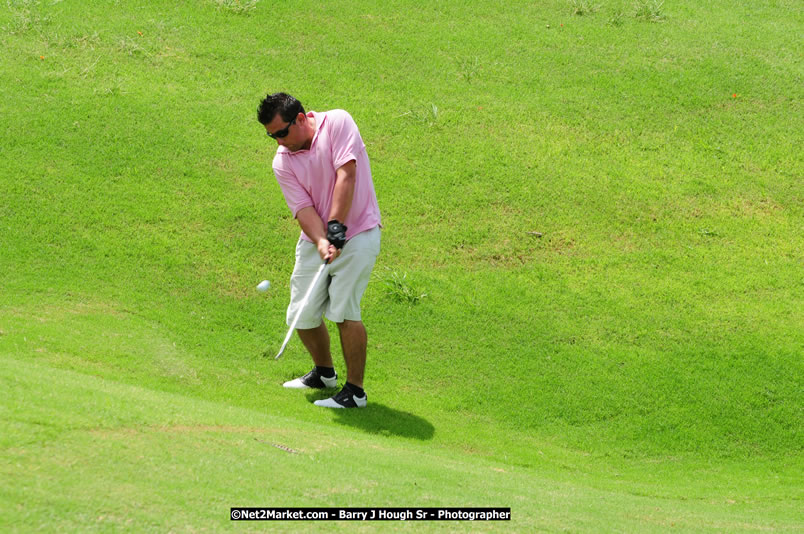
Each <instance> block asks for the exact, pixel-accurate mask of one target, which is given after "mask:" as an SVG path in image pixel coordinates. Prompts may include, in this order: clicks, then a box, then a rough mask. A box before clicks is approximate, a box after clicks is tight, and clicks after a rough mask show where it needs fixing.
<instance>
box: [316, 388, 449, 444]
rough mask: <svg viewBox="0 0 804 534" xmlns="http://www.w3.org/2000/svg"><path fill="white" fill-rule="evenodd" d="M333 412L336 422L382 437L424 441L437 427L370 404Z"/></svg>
mask: <svg viewBox="0 0 804 534" xmlns="http://www.w3.org/2000/svg"><path fill="white" fill-rule="evenodd" d="M319 398H326V397H321V396H320V395H317V394H309V395H308V396H307V400H309V401H310V402H313V401H315V400H319ZM327 409H328V410H331V411H332V413H333V415H334V416H335V418H334V421H335V422H336V423H338V424H341V425H347V426H352V427H355V428H359V429H360V430H362V431H364V432H368V433H369V434H379V435H381V436H403V437H406V438H414V439H420V440H422V441H424V440H428V439H433V434H435V427H434V426H433V425H432V424H430V422H429V421H427V420H426V419H424V418H422V417H419V416H418V415H414V414H412V413H408V412H402V411H399V410H394V409H393V408H389V407H388V406H385V405H383V404H378V403H376V402H371V401H370V402H369V403H368V405H367V406H366V407H365V408H359V409H358V408H354V409H350V410H336V409H331V408H327Z"/></svg>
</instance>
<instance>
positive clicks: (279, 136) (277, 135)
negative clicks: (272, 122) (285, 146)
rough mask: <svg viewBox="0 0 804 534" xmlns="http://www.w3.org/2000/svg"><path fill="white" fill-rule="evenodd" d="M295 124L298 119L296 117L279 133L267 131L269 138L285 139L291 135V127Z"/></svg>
mask: <svg viewBox="0 0 804 534" xmlns="http://www.w3.org/2000/svg"><path fill="white" fill-rule="evenodd" d="M295 122H296V118H295V117H294V118H293V120H292V121H290V122H289V123H288V125H287V126H286V127H284V128H282V129H281V130H279V131H278V132H274V133H271V132H269V131H266V132H265V133H267V134H268V137H270V138H271V139H282V138H283V137H287V136H288V134H289V133H290V127H291V126H293V123H295Z"/></svg>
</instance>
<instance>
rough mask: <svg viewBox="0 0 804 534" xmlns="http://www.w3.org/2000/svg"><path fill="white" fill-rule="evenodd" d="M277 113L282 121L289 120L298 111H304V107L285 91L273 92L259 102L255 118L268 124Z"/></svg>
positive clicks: (293, 117)
mask: <svg viewBox="0 0 804 534" xmlns="http://www.w3.org/2000/svg"><path fill="white" fill-rule="evenodd" d="M277 113H279V116H280V117H282V120H283V121H285V122H290V121H292V120H293V119H295V118H296V116H297V115H298V114H299V113H304V107H303V106H302V105H301V102H299V101H298V100H296V99H295V98H293V97H292V96H290V95H289V94H287V93H274V94H272V95H268V96H266V97H265V98H264V99H263V100H262V102H260V107H258V108H257V120H258V121H260V123H261V124H269V123H270V122H271V121H272V120H274V117H276V114H277Z"/></svg>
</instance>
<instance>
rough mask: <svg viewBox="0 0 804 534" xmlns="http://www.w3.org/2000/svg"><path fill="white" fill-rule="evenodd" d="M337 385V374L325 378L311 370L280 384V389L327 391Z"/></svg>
mask: <svg viewBox="0 0 804 534" xmlns="http://www.w3.org/2000/svg"><path fill="white" fill-rule="evenodd" d="M337 385H338V373H335V376H333V377H331V378H326V377H323V376H321V375H320V374H318V371H316V370H315V368H313V370H312V371H310V372H309V373H307V374H306V375H304V376H300V377H299V378H294V379H293V380H290V381H288V382H285V383H284V384H282V387H286V388H290V389H327V388H334V387H335V386H337Z"/></svg>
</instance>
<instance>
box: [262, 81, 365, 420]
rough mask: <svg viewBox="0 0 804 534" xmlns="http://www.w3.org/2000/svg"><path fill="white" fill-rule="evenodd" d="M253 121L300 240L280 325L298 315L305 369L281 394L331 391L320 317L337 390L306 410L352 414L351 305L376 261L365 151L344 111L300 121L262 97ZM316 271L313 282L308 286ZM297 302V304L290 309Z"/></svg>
mask: <svg viewBox="0 0 804 534" xmlns="http://www.w3.org/2000/svg"><path fill="white" fill-rule="evenodd" d="M257 119H258V120H259V122H260V123H261V124H262V125H263V126H265V130H266V132H267V133H268V136H269V137H271V138H272V139H275V140H276V142H277V144H278V145H279V146H278V147H277V149H276V155H275V156H274V160H273V169H274V174H275V175H276V179H277V181H278V182H279V186H280V188H281V189H282V194H283V195H284V197H285V201H286V202H287V205H288V207H289V208H290V210H291V212H292V213H293V216H294V218H295V219H296V220H297V221H298V222H299V226H301V230H302V232H301V237H300V238H299V241H298V243H297V245H296V265H295V267H294V269H293V275H292V276H291V280H290V282H291V295H290V305H289V306H288V310H287V323H288V326H292V324H293V320H294V319H296V315H297V312H299V311H300V314H299V316H298V319H296V320H297V322H296V331H297V332H298V333H299V338H300V339H301V340H302V343H303V344H304V346H305V347H306V348H307V350H308V351H309V352H310V355H311V356H312V358H313V363H314V364H315V367H314V368H313V369H312V370H311V371H310V372H309V373H307V374H306V375H304V376H301V377H299V378H296V379H295V380H291V381H289V382H285V384H284V387H286V388H297V389H303V388H333V387H335V386H336V385H337V382H338V375H337V374H336V373H335V368H334V365H333V363H332V355H331V353H330V343H329V332H328V330H327V327H326V325H325V324H324V322H323V319H322V317H326V318H327V319H329V320H330V321H332V322H334V323H336V324H337V325H338V332H339V334H340V339H341V348H342V350H343V356H344V360H345V361H346V384H345V385H344V386H343V389H341V391H340V392H339V393H337V394H336V395H335V396H333V397H331V398H329V399H325V400H320V401H315V404H316V405H317V406H324V407H328V408H362V407H364V406H366V401H367V396H366V392H365V391H364V390H363V372H364V370H365V366H366V329H365V327H364V326H363V322H362V321H361V315H360V299H361V298H362V297H363V292H364V291H365V290H366V286H367V285H368V281H369V277H370V276H371V271H372V269H373V268H374V263H375V261H376V259H377V255H378V254H379V252H380V209H379V206H378V205H377V197H376V195H375V193H374V183H373V181H372V179H371V168H370V166H369V160H368V155H367V154H366V147H365V145H364V144H363V139H362V138H361V137H360V132H359V130H358V129H357V125H356V124H355V122H354V120H353V119H352V117H351V116H350V115H349V113H347V112H346V111H343V110H340V109H336V110H331V111H326V112H315V111H311V112H309V113H305V111H304V108H303V107H302V105H301V103H300V102H299V101H298V100H296V99H295V98H293V97H292V96H290V95H288V94H285V93H275V94H270V95H268V96H267V97H265V99H263V101H262V102H261V103H260V106H259V108H258V110H257ZM322 262H324V263H325V266H324V267H323V269H324V272H323V276H318V277H316V274H317V273H318V271H319V269H320V268H322ZM314 280H315V285H314V286H311V284H312V283H313V281H314ZM308 290H309V295H308ZM305 296H307V302H306V304H305V305H304V306H303V307H301V308H300V305H301V304H302V301H303V300H304V297H305ZM280 354H281V353H280Z"/></svg>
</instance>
